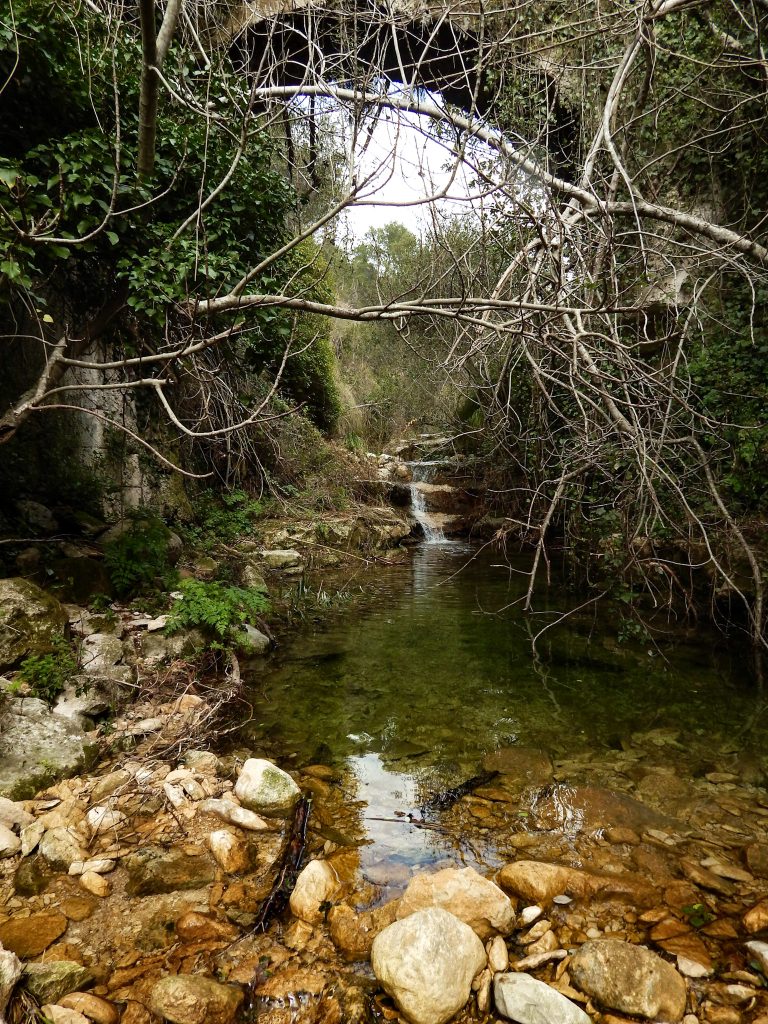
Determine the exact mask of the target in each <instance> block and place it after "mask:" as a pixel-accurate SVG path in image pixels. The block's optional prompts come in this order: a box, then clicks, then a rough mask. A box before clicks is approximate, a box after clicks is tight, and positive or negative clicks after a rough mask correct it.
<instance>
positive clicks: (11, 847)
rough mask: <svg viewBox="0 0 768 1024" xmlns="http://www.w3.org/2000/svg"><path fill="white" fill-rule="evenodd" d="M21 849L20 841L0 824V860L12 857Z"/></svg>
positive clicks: (13, 833)
mask: <svg viewBox="0 0 768 1024" xmlns="http://www.w3.org/2000/svg"><path fill="white" fill-rule="evenodd" d="M20 849H21V840H20V839H19V837H18V836H17V835H16V834H15V832H11V830H10V829H9V828H8V826H7V825H3V824H2V822H0V860H2V858H3V857H13V856H14V855H15V854H17V853H18V852H19V850H20Z"/></svg>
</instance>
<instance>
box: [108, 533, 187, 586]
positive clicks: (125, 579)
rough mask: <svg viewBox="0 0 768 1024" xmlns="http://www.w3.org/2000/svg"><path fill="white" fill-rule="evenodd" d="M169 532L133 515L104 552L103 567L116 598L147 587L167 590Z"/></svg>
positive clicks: (169, 577) (170, 573)
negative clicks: (104, 566) (130, 521)
mask: <svg viewBox="0 0 768 1024" xmlns="http://www.w3.org/2000/svg"><path fill="white" fill-rule="evenodd" d="M169 538H170V531H169V530H168V527H167V526H166V525H165V523H163V522H162V521H161V520H159V519H157V518H154V517H152V516H141V515H137V516H136V518H135V519H134V521H133V523H131V524H130V525H129V526H128V528H127V529H126V530H125V531H124V532H123V533H121V534H120V536H119V537H116V538H115V539H114V540H112V541H110V542H109V543H108V544H107V545H106V547H105V549H104V564H105V565H106V567H107V572H108V573H109V578H110V580H111V582H112V585H113V587H114V588H115V590H116V591H117V593H118V594H119V596H120V597H126V596H128V595H130V594H135V593H138V592H139V591H141V590H145V589H147V588H149V587H153V586H157V585H158V584H160V585H162V586H167V585H168V584H170V583H171V582H173V579H174V574H173V572H172V570H171V567H170V565H169V563H168V541H169Z"/></svg>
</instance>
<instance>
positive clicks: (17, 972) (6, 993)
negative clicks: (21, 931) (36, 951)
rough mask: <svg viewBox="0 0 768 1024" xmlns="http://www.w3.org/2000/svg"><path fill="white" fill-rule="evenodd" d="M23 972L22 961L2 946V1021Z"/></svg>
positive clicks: (0, 961) (0, 957) (0, 985)
mask: <svg viewBox="0 0 768 1024" xmlns="http://www.w3.org/2000/svg"><path fill="white" fill-rule="evenodd" d="M21 971H22V967H21V961H20V960H19V958H18V957H17V956H16V954H15V953H13V952H11V950H10V949H3V947H2V946H0V1021H2V1020H4V1019H5V1017H4V1014H5V1008H6V1006H7V1005H8V1000H9V999H10V998H11V992H13V989H14V987H15V985H16V982H17V981H18V980H19V978H20V977H21Z"/></svg>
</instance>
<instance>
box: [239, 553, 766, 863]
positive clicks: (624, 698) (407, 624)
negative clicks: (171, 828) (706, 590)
mask: <svg viewBox="0 0 768 1024" xmlns="http://www.w3.org/2000/svg"><path fill="white" fill-rule="evenodd" d="M525 567H526V566H525V564H524V563H520V564H519V565H518V566H517V569H518V570H520V569H524V568H525ZM514 570H515V567H513V569H512V570H510V568H509V567H508V566H506V565H501V564H499V558H498V555H496V556H493V557H491V556H489V555H487V554H485V553H478V551H477V550H475V549H472V548H470V547H468V546H467V545H464V544H444V545H424V546H422V547H421V548H420V549H419V550H418V551H417V552H416V553H415V555H414V558H413V562H412V564H410V565H404V566H400V567H393V568H391V569H389V570H387V571H384V572H382V571H380V570H379V571H377V572H376V574H375V576H373V577H372V578H371V581H370V586H371V588H373V589H374V590H375V596H374V597H373V599H372V600H370V601H369V602H367V603H366V606H365V608H364V609H363V610H360V609H355V608H351V609H350V612H349V614H348V616H347V617H346V618H345V619H343V620H341V621H336V622H332V623H331V624H329V625H326V626H324V627H319V628H318V627H315V628H314V629H313V630H312V631H309V632H307V633H306V634H304V635H302V636H299V637H298V638H296V639H294V640H293V641H292V642H291V645H290V647H289V648H288V650H286V651H285V652H282V653H279V654H277V655H275V656H273V657H272V658H271V660H270V661H269V662H268V663H267V666H266V669H265V670H262V671H261V673H260V674H259V677H258V685H257V686H256V685H254V690H253V692H252V695H251V699H252V702H253V704H254V708H255V722H256V723H258V724H257V725H252V726H249V727H248V735H247V736H246V741H247V742H248V743H249V744H250V745H252V746H253V747H254V748H258V749H260V750H263V751H265V752H266V753H267V754H268V755H271V756H274V757H277V758H280V757H281V756H285V755H293V761H292V763H294V764H297V765H302V764H303V765H307V764H312V763H317V762H324V763H331V764H333V765H335V766H336V767H337V768H342V767H344V775H345V778H346V780H347V785H348V792H349V796H350V797H354V796H355V794H356V798H357V799H358V800H360V801H363V802H364V806H363V807H362V808H361V809H360V814H361V817H362V826H363V828H364V834H365V835H366V836H367V838H368V840H369V842H368V844H367V845H366V846H365V847H364V848H363V849H362V850H361V858H362V865H363V869H364V871H365V872H366V873H369V874H372V876H373V877H372V879H371V880H375V877H376V875H377V872H379V873H381V871H382V870H384V868H382V865H384V866H385V868H386V870H388V871H390V872H395V874H396V873H397V871H396V865H397V864H399V863H402V865H403V873H405V871H406V869H408V870H410V867H412V866H413V865H415V864H421V863H425V862H434V860H435V859H436V858H437V859H439V857H441V856H443V855H444V854H445V853H446V852H447V851H450V852H451V855H452V856H454V857H457V856H458V857H459V858H460V859H461V858H464V859H465V862H466V863H472V862H473V858H476V851H475V850H473V849H470V848H468V847H467V846H466V845H464V846H462V837H461V836H456V835H444V834H443V833H441V832H440V831H438V830H430V829H425V828H418V827H416V826H415V825H413V824H412V823H409V821H408V818H407V815H408V814H412V815H416V816H418V815H419V811H418V808H419V807H421V806H422V805H423V804H424V803H425V802H426V800H427V799H428V798H429V796H430V795H432V794H433V793H434V792H436V791H439V790H441V789H445V788H447V787H448V786H453V785H456V784H457V783H458V782H461V781H463V780H464V779H466V778H468V777H469V776H471V775H474V774H475V773H476V772H477V770H478V766H479V763H480V761H481V760H482V758H483V756H484V755H485V754H488V753H489V752H491V751H493V750H496V749H498V748H500V747H505V746H509V745H512V744H520V745H523V746H528V747H541V748H544V749H546V750H547V751H549V752H550V753H551V754H552V755H553V756H554V757H556V758H557V757H561V758H567V757H568V756H571V755H573V754H574V753H577V752H584V751H586V750H594V751H596V752H600V751H603V752H605V751H610V750H612V749H613V750H619V749H621V748H622V746H624V745H625V744H626V740H627V737H629V736H631V734H632V733H633V732H635V731H637V730H647V729H650V728H665V729H672V730H674V731H675V732H676V733H677V734H679V736H680V738H681V741H682V742H684V745H685V747H686V748H687V751H688V757H689V762H690V765H691V768H690V770H691V771H694V770H695V765H696V759H697V758H699V759H702V758H706V757H707V756H709V753H710V751H711V749H713V748H714V746H715V745H720V746H722V745H723V743H726V742H728V741H729V738H730V739H731V740H733V741H734V742H736V743H737V745H740V744H741V743H742V739H741V737H739V736H738V731H739V728H740V726H741V724H742V723H743V722H744V721H746V720H747V718H748V717H749V715H750V714H751V712H752V710H753V699H754V698H753V695H752V694H751V693H750V692H749V690H748V689H747V688H746V687H744V686H743V685H741V684H742V683H743V679H744V677H743V674H740V672H739V670H738V666H735V665H734V664H732V661H731V656H730V655H729V654H728V653H727V652H726V651H725V650H724V648H723V647H722V645H720V644H719V641H718V637H717V636H715V635H712V636H708V635H706V634H702V633H698V634H696V635H695V636H691V637H686V636H684V635H683V634H682V633H680V632H678V634H677V635H670V636H669V637H668V638H665V637H663V636H660V637H655V638H654V641H653V643H651V642H649V641H648V640H647V639H643V638H635V639H634V641H633V642H623V641H626V638H625V637H622V635H621V621H620V615H621V612H620V611H618V612H617V611H616V610H615V609H613V610H610V609H609V610H608V611H607V612H600V613H597V612H596V611H595V609H594V608H590V609H589V611H588V612H587V613H583V614H579V615H574V616H572V617H571V618H569V619H568V620H567V622H566V624H565V626H563V627H560V628H558V629H557V630H552V631H549V632H548V633H547V634H546V635H545V639H544V640H543V641H542V643H540V644H539V647H538V655H537V657H536V658H534V657H533V655H532V651H531V644H530V630H531V620H530V618H529V617H528V618H527V617H525V616H524V615H523V613H522V609H521V606H520V604H519V603H516V602H517V599H518V598H519V597H520V596H521V595H522V594H523V592H524V589H525V585H526V582H527V580H526V577H525V575H524V574H523V573H522V572H520V571H517V572H516V571H514ZM568 600H569V598H568V595H567V592H566V588H565V587H564V586H563V585H562V581H558V580H557V579H555V580H554V582H553V585H552V587H551V589H550V592H549V594H548V595H546V598H545V604H544V606H543V611H542V612H541V616H542V617H541V619H540V621H541V624H542V625H543V624H546V622H547V621H550V618H551V616H552V614H553V613H554V612H555V611H557V610H563V609H565V608H566V607H567V601H568ZM574 600H575V599H574ZM498 609H505V611H504V612H503V613H501V614H494V612H496V611H497V610H498ZM537 621H539V620H537ZM765 738H766V737H765V736H764V735H762V734H761V735H760V736H755V737H754V742H755V743H756V744H758V745H759V744H760V743H761V742H763V741H764V740H765ZM486 855H487V851H483V853H482V856H483V857H486Z"/></svg>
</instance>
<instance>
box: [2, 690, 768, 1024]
mask: <svg viewBox="0 0 768 1024" xmlns="http://www.w3.org/2000/svg"><path fill="white" fill-rule="evenodd" d="M204 706H205V700H204V699H203V698H201V697H200V696H198V695H196V694H194V693H193V692H189V693H187V694H186V695H182V696H181V697H178V698H176V700H175V701H174V702H173V703H172V704H170V705H168V704H166V705H156V706H154V707H138V708H134V709H132V712H131V714H132V715H133V716H136V715H145V716H151V717H154V718H155V719H158V718H159V719H160V720H161V722H162V725H161V728H160V731H161V733H162V730H168V731H170V732H174V730H177V729H178V722H179V717H181V719H184V717H185V716H186V718H187V720H188V722H189V724H190V725H191V724H192V719H193V718H195V716H199V715H200V714H201V713H202V712H203V709H204ZM118 727H120V723H118ZM156 740H157V737H156V736H155V737H154V738H153V737H145V738H142V739H140V740H139V742H138V743H137V744H136V745H135V746H134V748H133V750H132V751H131V753H130V754H129V755H128V754H126V755H122V756H120V757H118V758H115V759H114V760H113V761H112V762H110V763H106V764H104V765H102V766H101V767H100V769H99V771H98V773H94V774H91V775H81V776H78V777H76V778H73V779H69V780H66V781H63V782H59V783H58V784H57V785H55V786H53V787H50V788H48V789H46V790H44V791H42V792H41V793H39V794H37V795H36V796H35V797H34V798H33V799H30V800H25V801H10V800H8V799H3V800H0V822H2V825H1V826H0V829H1V830H2V836H3V837H4V838H5V849H4V852H5V856H4V857H3V859H2V861H0V943H2V946H3V950H4V951H3V952H2V953H0V1013H1V1012H2V1011H3V1009H4V1012H5V1014H6V1016H7V1019H8V1020H9V1021H11V1022H12V1024H13V1022H16V1021H22V1020H33V1019H35V1018H34V1006H35V1004H37V1005H39V1006H42V1007H43V1011H42V1012H43V1013H44V1014H45V1016H46V1017H47V1018H48V1019H49V1020H51V1021H54V1022H55V1024H85V1022H86V1021H89V1020H90V1021H95V1022H99V1024H101V1022H104V1024H111V1022H115V1024H116V1022H117V1021H118V1020H121V1021H123V1022H127V1024H149V1022H151V1021H155V1020H162V1019H165V1020H169V1021H174V1022H176V1024H203V1022H214V1024H229V1022H235V1021H238V1020H246V1019H258V1020H259V1021H262V1022H265V1024H288V1022H300V1024H315V1022H318V1024H319V1022H338V1024H342V1022H344V1024H355V1022H363V1021H368V1020H374V1019H376V1020H397V1019H402V1020H407V1021H411V1022H414V1024H439V1022H442V1021H447V1020H449V1019H456V1020H458V1021H462V1022H464V1021H469V1020H486V1021H499V1022H502V1021H506V1020H513V1021H518V1022H520V1024H541V1022H544V1021H546V1022H554V1021H557V1022H564V1024H570V1022H573V1024H587V1021H589V1020H593V1021H598V1022H605V1024H618V1022H620V1021H629V1020H652V1021H680V1020H684V1021H685V1024H693V1022H694V1021H702V1022H704V1021H706V1022H710V1024H737V1022H739V1021H745V1022H758V1021H760V1022H765V1021H766V1020H768V990H766V983H765V977H766V973H768V943H765V942H763V941H762V937H763V935H764V932H765V931H766V930H768V792H767V791H766V790H765V789H764V788H763V785H762V781H763V780H762V777H758V776H759V772H758V771H757V770H756V769H754V767H753V768H752V769H751V770H752V773H753V777H754V781H748V780H747V778H746V776H748V775H749V774H750V768H749V766H747V765H745V764H743V763H742V762H740V761H739V759H738V756H737V755H734V754H731V755H729V754H723V755H721V757H720V759H719V762H718V763H717V765H716V766H715V767H714V768H713V770H712V771H710V772H708V773H707V774H706V775H705V776H702V777H700V778H697V779H685V778H684V777H683V776H682V774H681V773H680V771H679V767H680V765H682V763H683V758H684V753H685V751H684V748H683V746H682V744H680V742H679V739H678V737H677V736H675V735H673V734H671V733H670V732H668V731H665V730H650V731H648V732H646V733H638V734H635V735H634V736H633V737H632V738H631V740H629V741H628V742H627V744H626V749H625V750H623V751H620V752H614V753H613V754H612V755H611V756H610V757H608V756H606V755H596V754H594V755H591V754H583V755H579V756H578V757H574V758H572V759H570V760H564V759H560V760H559V761H556V762H555V763H553V762H552V761H551V760H550V759H549V757H548V756H547V755H546V754H545V753H544V752H542V751H537V750H532V749H525V748H521V747H514V746H513V747H511V748H508V749H506V750H500V751H497V752H496V753H494V754H493V755H490V756H489V757H488V759H487V761H486V766H485V767H486V769H487V772H488V775H491V773H495V774H492V775H491V777H490V779H489V780H488V781H487V782H485V784H483V785H480V786H478V787H476V788H474V789H473V790H472V791H471V792H467V793H465V794H464V795H462V796H460V798H459V799H457V800H455V801H454V802H452V804H451V805H450V806H447V807H444V808H443V809H436V810H435V811H434V812H433V813H429V814H427V815H426V816H425V818H424V820H421V819H418V820H414V821H412V822H408V821H405V822H403V825H402V827H403V828H405V829H414V830H420V831H424V830H425V829H426V830H428V831H429V830H432V831H433V832H434V833H435V835H436V836H438V835H439V837H440V844H439V847H438V848H439V851H440V853H439V855H436V858H435V861H434V863H433V864H432V866H431V869H430V870H429V871H425V870H418V869H417V870H411V869H409V868H408V867H407V866H405V865H403V864H402V863H401V864H398V863H397V862H396V861H389V862H387V863H385V864H383V865H382V864H380V865H379V866H378V869H373V868H371V867H362V866H361V865H362V863H363V862H362V860H361V851H362V850H364V846H362V845H361V841H363V840H362V839H361V837H362V835H363V833H362V830H361V824H362V820H363V812H364V808H361V805H360V803H359V801H354V800H352V799H350V793H351V790H350V779H349V778H348V777H346V776H345V771H344V769H343V768H341V769H339V768H337V767H333V766H329V765H320V764H317V765H308V766H306V767H304V768H303V769H301V770H292V771H290V772H285V771H283V770H282V769H280V768H278V767H277V766H274V765H272V764H271V762H269V761H266V760H264V759H262V758H259V757H258V756H247V755H248V754H252V755H258V752H257V751H251V752H245V751H243V752H239V753H236V754H229V755H227V756H226V757H221V758H220V757H218V756H216V754H214V753H212V752H210V751H203V750H188V751H186V753H184V754H183V756H182V757H181V758H179V759H175V758H172V757H168V756H160V757H158V756H157V754H156V753H155V752H154V751H156V749H157V748H156ZM301 793H304V794H306V795H310V796H311V797H312V802H313V807H312V811H311V815H310V821H309V829H308V833H307V837H308V843H307V851H306V857H307V860H306V862H305V866H304V867H303V870H302V871H301V873H300V875H299V877H298V881H297V883H296V886H295V888H294V889H293V892H292V894H291V896H290V903H289V907H288V909H287V910H286V912H285V913H284V914H283V915H282V916H281V917H279V918H277V919H275V920H273V921H272V922H271V923H270V924H269V925H268V927H267V929H266V931H254V924H255V923H256V922H257V921H258V919H259V918H258V915H259V912H260V910H261V908H262V905H263V902H264V900H265V898H266V897H267V896H268V894H269V892H270V890H271V889H272V887H273V884H274V880H275V876H276V872H277V871H278V868H279V865H280V863H281V851H282V850H283V847H284V843H285V841H286V836H287V831H288V828H289V824H290V818H291V810H292V808H293V806H294V804H295V802H296V800H297V799H298V798H299V796H300V794H301ZM11 837H13V838H11ZM470 854H471V859H472V862H473V864H474V865H475V866H474V867H464V866H462V862H463V861H466V859H467V858H468V857H469V856H470ZM11 992H13V995H11ZM9 996H10V1002H8V1000H9ZM33 999H34V1002H33V1001H32V1000H33ZM6 1003H7V1004H8V1005H7V1006H6V1005H5V1004H6ZM249 1015H250V1018H249Z"/></svg>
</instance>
